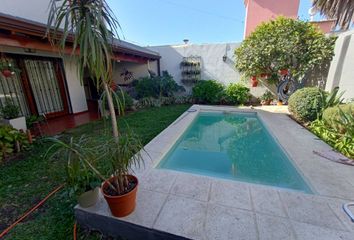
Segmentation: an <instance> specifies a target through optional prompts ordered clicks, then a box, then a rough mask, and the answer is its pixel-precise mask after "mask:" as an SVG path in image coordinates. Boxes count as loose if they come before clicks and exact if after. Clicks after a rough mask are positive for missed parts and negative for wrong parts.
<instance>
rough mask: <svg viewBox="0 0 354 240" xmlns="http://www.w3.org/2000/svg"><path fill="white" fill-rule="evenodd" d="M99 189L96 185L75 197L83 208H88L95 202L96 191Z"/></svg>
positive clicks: (96, 199) (96, 198)
mask: <svg viewBox="0 0 354 240" xmlns="http://www.w3.org/2000/svg"><path fill="white" fill-rule="evenodd" d="M99 191H100V189H99V188H98V187H97V188H95V189H92V190H90V191H87V192H84V193H83V194H81V195H80V196H79V197H78V198H77V202H78V203H79V205H80V206H81V207H83V208H88V207H91V206H93V205H95V204H96V202H97V201H98V193H99Z"/></svg>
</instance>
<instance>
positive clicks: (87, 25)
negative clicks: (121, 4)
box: [47, 0, 119, 141]
mask: <svg viewBox="0 0 354 240" xmlns="http://www.w3.org/2000/svg"><path fill="white" fill-rule="evenodd" d="M117 28H119V23H118V21H117V19H116V17H115V15H114V14H113V12H112V11H111V9H110V7H109V6H108V4H107V2H106V1H105V0H51V2H50V12H49V16H48V24H47V36H48V39H49V40H50V42H51V43H52V44H53V45H55V46H58V47H59V48H58V49H59V51H60V52H61V53H62V54H64V53H66V52H67V50H68V49H67V43H68V42H70V44H71V45H70V46H71V54H72V55H73V56H74V57H75V59H76V61H77V65H78V73H79V77H80V80H81V81H82V78H83V76H84V71H85V70H87V71H88V73H89V74H90V76H91V77H92V78H93V79H95V85H96V87H97V88H99V89H103V90H104V91H105V93H106V97H107V102H108V106H109V111H110V116H111V121H112V133H113V136H114V138H115V139H116V141H118V126H117V119H116V113H115V109H114V104H113V99H112V92H113V90H112V89H111V88H110V85H111V83H112V81H113V79H112V47H111V44H112V42H113V40H114V35H116V36H117V37H118V34H117Z"/></svg>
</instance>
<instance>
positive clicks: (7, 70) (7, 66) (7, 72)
mask: <svg viewBox="0 0 354 240" xmlns="http://www.w3.org/2000/svg"><path fill="white" fill-rule="evenodd" d="M19 71H20V70H19V69H18V68H16V67H14V66H13V65H12V64H11V63H8V62H6V61H1V62H0V72H1V73H2V75H4V77H6V78H8V77H11V76H12V75H14V74H15V73H16V72H19Z"/></svg>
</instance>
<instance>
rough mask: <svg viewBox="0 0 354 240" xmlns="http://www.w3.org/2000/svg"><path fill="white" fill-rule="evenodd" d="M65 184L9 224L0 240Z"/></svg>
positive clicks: (0, 235)
mask: <svg viewBox="0 0 354 240" xmlns="http://www.w3.org/2000/svg"><path fill="white" fill-rule="evenodd" d="M64 185H65V184H61V185H60V186H59V187H57V188H56V189H54V190H53V191H52V192H50V193H49V194H48V195H47V196H46V197H45V198H43V199H42V200H41V201H40V202H39V203H38V204H37V205H36V206H34V207H33V208H31V209H30V210H28V211H27V212H26V213H25V214H23V215H22V216H21V217H20V218H19V219H17V220H16V221H15V222H14V223H13V224H11V225H10V226H9V227H8V228H6V229H5V230H4V231H3V232H2V233H1V234H0V239H1V238H2V237H4V236H5V235H6V234H7V233H8V232H9V231H10V230H11V229H13V228H14V227H15V226H16V225H17V224H18V223H19V222H21V221H22V220H23V219H25V218H26V217H28V215H30V214H31V213H32V212H34V211H35V210H36V209H37V208H39V207H40V206H41V205H43V203H45V201H47V200H48V199H49V198H50V197H51V196H52V195H54V194H55V193H56V192H58V191H59V190H60V189H62V188H63V187H64ZM75 230H76V224H75ZM74 234H75V235H74V236H75V238H76V233H74Z"/></svg>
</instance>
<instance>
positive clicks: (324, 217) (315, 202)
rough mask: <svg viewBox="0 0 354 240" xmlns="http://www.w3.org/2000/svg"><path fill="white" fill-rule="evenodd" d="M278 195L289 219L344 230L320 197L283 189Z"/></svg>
mask: <svg viewBox="0 0 354 240" xmlns="http://www.w3.org/2000/svg"><path fill="white" fill-rule="evenodd" d="M280 197H281V199H282V201H283V203H284V205H285V209H286V211H287V213H288V215H289V218H290V219H292V220H295V221H298V222H304V223H311V224H312V225H317V226H321V227H327V228H331V229H337V230H345V227H344V225H343V224H342V223H341V222H340V220H339V219H338V217H337V216H336V215H335V214H334V212H333V211H332V209H331V208H330V207H329V206H328V205H327V204H326V203H325V202H324V201H322V200H321V199H320V198H314V197H312V196H306V195H305V194H303V195H300V194H296V193H292V192H285V191H283V192H281V193H280Z"/></svg>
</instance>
